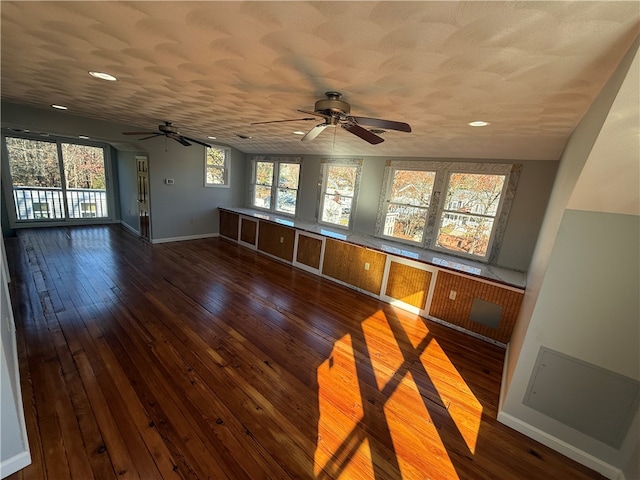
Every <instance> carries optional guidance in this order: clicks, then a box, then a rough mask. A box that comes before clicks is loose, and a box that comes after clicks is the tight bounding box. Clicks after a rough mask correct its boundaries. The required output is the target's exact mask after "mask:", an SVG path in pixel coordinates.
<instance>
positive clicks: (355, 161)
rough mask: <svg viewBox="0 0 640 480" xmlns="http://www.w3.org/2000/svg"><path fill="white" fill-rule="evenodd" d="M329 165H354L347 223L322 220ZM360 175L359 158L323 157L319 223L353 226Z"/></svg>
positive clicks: (349, 228)
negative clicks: (354, 170)
mask: <svg viewBox="0 0 640 480" xmlns="http://www.w3.org/2000/svg"><path fill="white" fill-rule="evenodd" d="M329 166H334V167H354V168H355V169H356V179H355V185H354V186H353V197H352V198H351V210H350V212H349V220H348V222H347V225H340V224H338V223H333V222H326V221H323V220H322V212H323V211H324V199H325V194H326V190H327V178H328V175H329ZM361 175H362V159H361V158H323V159H322V160H321V161H320V182H319V184H320V190H319V192H318V195H319V196H318V202H317V205H318V212H317V219H318V220H317V221H318V223H319V224H322V225H327V226H330V227H334V228H340V229H342V230H351V229H352V227H353V220H354V214H355V211H356V206H357V205H356V204H357V202H358V192H359V190H360V177H361Z"/></svg>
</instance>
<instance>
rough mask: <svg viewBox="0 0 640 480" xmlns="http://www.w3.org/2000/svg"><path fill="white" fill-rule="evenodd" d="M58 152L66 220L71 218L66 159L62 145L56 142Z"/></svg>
mask: <svg viewBox="0 0 640 480" xmlns="http://www.w3.org/2000/svg"><path fill="white" fill-rule="evenodd" d="M56 151H57V152H58V168H59V169H60V188H61V189H62V208H64V218H65V219H68V218H70V216H69V202H68V200H67V176H66V175H65V171H64V157H63V156H62V143H61V142H60V141H59V140H57V141H56Z"/></svg>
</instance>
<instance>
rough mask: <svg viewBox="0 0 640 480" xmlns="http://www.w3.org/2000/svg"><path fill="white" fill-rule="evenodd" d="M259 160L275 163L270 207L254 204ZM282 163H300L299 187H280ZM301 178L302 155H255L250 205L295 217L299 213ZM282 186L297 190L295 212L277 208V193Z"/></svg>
mask: <svg viewBox="0 0 640 480" xmlns="http://www.w3.org/2000/svg"><path fill="white" fill-rule="evenodd" d="M258 162H264V163H272V164H273V176H272V178H271V197H270V201H269V207H259V206H257V205H254V203H253V202H254V198H255V188H256V185H258V184H257V183H256V173H257V169H256V164H257V163H258ZM281 164H298V165H300V170H299V173H298V188H296V189H293V188H287V187H280V186H279V185H278V179H279V178H280V165H281ZM301 179H302V157H271V156H263V155H254V156H253V157H252V158H251V188H250V192H249V194H250V197H249V206H250V207H251V208H254V209H257V210H264V211H268V212H272V213H274V214H277V215H284V216H287V217H295V216H296V215H297V214H298V205H299V203H300V202H299V201H300V180H301ZM260 185H261V184H260ZM280 188H284V189H286V190H291V191H293V190H295V199H296V205H295V211H294V213H289V212H284V211H282V210H278V209H277V205H278V202H277V195H278V189H280Z"/></svg>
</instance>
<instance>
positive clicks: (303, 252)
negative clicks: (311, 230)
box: [296, 233, 322, 269]
mask: <svg viewBox="0 0 640 480" xmlns="http://www.w3.org/2000/svg"><path fill="white" fill-rule="evenodd" d="M321 253H322V240H319V239H317V238H313V237H309V236H307V235H304V234H302V233H298V251H297V253H296V261H297V262H299V263H302V264H304V265H307V266H309V267H312V268H316V269H318V268H320V255H321Z"/></svg>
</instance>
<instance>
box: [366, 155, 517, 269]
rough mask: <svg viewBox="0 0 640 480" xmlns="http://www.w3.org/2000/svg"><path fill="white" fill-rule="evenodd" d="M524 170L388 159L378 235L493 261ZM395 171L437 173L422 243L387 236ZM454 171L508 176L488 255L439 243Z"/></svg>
mask: <svg viewBox="0 0 640 480" xmlns="http://www.w3.org/2000/svg"><path fill="white" fill-rule="evenodd" d="M521 169H522V166H521V165H514V164H507V163H469V162H412V161H402V160H400V161H389V162H387V166H386V167H385V173H384V179H383V189H382V191H381V194H380V202H379V206H378V218H377V222H376V231H375V232H376V233H375V235H376V236H377V237H379V238H385V239H389V240H393V241H394V242H399V243H405V244H408V245H414V246H418V247H422V248H427V249H431V250H436V251H440V252H444V253H447V254H449V255H454V256H460V257H465V258H470V259H473V260H477V261H481V262H489V263H494V262H495V261H496V259H497V255H498V252H499V248H500V245H501V243H502V238H503V236H504V230H505V228H506V222H507V218H508V215H509V210H510V209H511V203H512V201H513V196H514V193H515V189H516V187H517V184H518V180H519V177H520V171H521ZM396 170H415V171H431V172H436V177H435V180H434V185H433V190H432V192H431V201H430V202H429V209H428V213H427V221H426V224H425V229H424V234H423V237H422V242H414V241H411V240H407V239H401V238H398V237H394V236H391V235H385V230H384V228H385V219H386V213H387V208H388V204H389V200H390V197H391V190H392V183H393V179H394V172H395V171H396ZM452 173H469V174H487V175H503V176H504V177H505V181H504V184H503V187H502V192H501V194H500V202H499V205H498V208H497V210H496V215H495V216H494V217H493V218H494V222H493V227H492V230H491V233H490V235H489V244H488V246H487V251H486V254H485V255H477V254H469V253H466V252H460V251H455V250H451V249H448V248H445V247H441V246H437V245H436V241H437V238H438V232H439V230H440V224H441V221H442V216H443V212H444V213H447V212H445V208H444V206H445V202H446V196H447V190H448V184H449V178H450V175H451V174H452ZM470 215H472V216H477V214H475V213H471V214H470Z"/></svg>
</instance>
